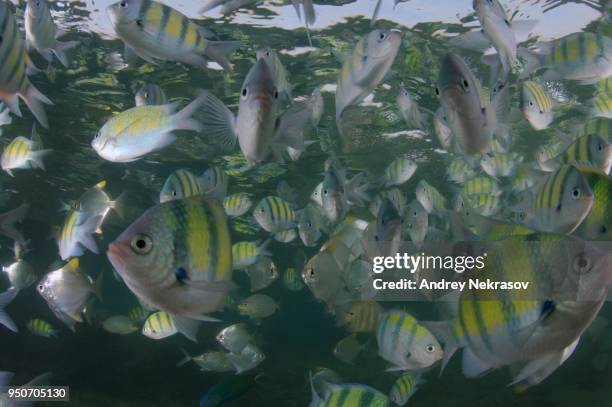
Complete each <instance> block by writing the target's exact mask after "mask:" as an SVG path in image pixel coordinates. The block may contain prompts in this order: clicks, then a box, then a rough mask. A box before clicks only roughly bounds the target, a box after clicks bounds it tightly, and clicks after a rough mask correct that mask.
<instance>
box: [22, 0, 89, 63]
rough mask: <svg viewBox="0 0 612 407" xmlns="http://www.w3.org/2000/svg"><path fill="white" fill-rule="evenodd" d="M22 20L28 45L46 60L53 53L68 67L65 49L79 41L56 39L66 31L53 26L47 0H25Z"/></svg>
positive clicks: (74, 45) (49, 60)
mask: <svg viewBox="0 0 612 407" xmlns="http://www.w3.org/2000/svg"><path fill="white" fill-rule="evenodd" d="M24 21H25V31H26V44H27V45H28V47H30V48H34V49H35V50H36V51H38V52H39V53H40V54H41V55H42V56H43V57H44V58H45V59H46V60H47V61H48V62H51V60H52V58H53V55H55V56H56V57H57V59H59V61H60V62H61V63H62V65H64V66H65V67H68V65H69V61H68V56H67V55H66V51H67V50H69V49H70V48H74V47H76V46H77V45H78V44H79V42H78V41H66V42H62V41H58V40H57V39H58V38H60V37H62V36H63V35H65V34H67V33H66V32H64V31H62V30H60V29H58V28H57V27H56V26H55V23H54V22H53V19H52V18H51V12H49V5H48V4H47V0H27V4H26V10H25V19H24Z"/></svg>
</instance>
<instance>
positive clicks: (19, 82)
mask: <svg viewBox="0 0 612 407" xmlns="http://www.w3.org/2000/svg"><path fill="white" fill-rule="evenodd" d="M0 61H2V63H0V100H2V101H3V102H4V103H5V104H6V105H7V106H8V107H9V109H11V112H13V113H14V114H16V115H17V116H19V117H21V110H20V109H19V99H18V97H20V98H21V99H23V101H24V102H25V103H26V105H28V107H29V108H30V111H31V112H32V114H34V116H35V117H36V119H37V120H38V121H39V122H40V124H42V125H43V126H44V127H49V123H48V122H47V115H46V114H45V110H44V108H43V106H42V103H46V104H49V105H50V104H52V103H51V101H50V100H49V99H47V97H46V96H45V95H43V94H42V93H41V92H40V91H39V90H38V89H36V88H35V87H34V85H32V83H31V82H30V80H29V79H28V76H27V65H28V61H29V60H28V56H27V54H26V49H25V42H24V40H23V37H22V34H21V31H19V27H18V26H17V21H16V20H15V16H14V15H13V13H12V11H11V10H10V8H9V5H8V2H6V1H1V2H0Z"/></svg>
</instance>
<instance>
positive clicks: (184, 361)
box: [175, 322, 191, 367]
mask: <svg viewBox="0 0 612 407" xmlns="http://www.w3.org/2000/svg"><path fill="white" fill-rule="evenodd" d="M175 324H176V322H175ZM180 350H181V352H182V353H183V359H181V360H179V361H178V363H177V364H176V366H177V367H178V366H183V365H185V364H187V363H189V362H190V361H191V355H189V353H187V351H186V350H185V349H183V348H180Z"/></svg>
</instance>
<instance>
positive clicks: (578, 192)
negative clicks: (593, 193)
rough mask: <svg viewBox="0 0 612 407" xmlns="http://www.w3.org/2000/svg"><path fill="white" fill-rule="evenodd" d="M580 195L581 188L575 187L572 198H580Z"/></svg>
mask: <svg viewBox="0 0 612 407" xmlns="http://www.w3.org/2000/svg"><path fill="white" fill-rule="evenodd" d="M580 195H581V193H580V189H578V188H574V189H573V191H572V198H574V199H578V198H580Z"/></svg>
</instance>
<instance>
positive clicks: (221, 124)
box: [202, 92, 238, 147]
mask: <svg viewBox="0 0 612 407" xmlns="http://www.w3.org/2000/svg"><path fill="white" fill-rule="evenodd" d="M204 95H205V97H204V102H203V104H202V110H203V111H204V119H203V123H204V130H205V131H206V133H207V134H208V135H209V136H210V137H212V138H214V139H219V140H220V141H221V144H223V145H225V146H227V147H233V146H234V145H235V144H236V140H237V138H238V137H237V135H236V130H235V127H236V118H235V116H234V114H233V113H232V112H231V111H230V110H229V109H228V108H227V106H225V104H224V103H223V102H222V101H221V100H219V99H218V98H217V97H216V96H214V95H213V94H211V93H209V92H205V94H204Z"/></svg>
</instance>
